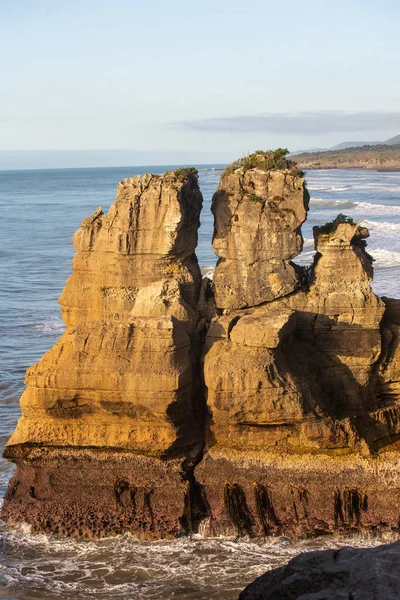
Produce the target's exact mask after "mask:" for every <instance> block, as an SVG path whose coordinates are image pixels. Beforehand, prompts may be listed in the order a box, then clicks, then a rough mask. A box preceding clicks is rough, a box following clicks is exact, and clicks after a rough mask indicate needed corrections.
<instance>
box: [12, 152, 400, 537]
mask: <svg viewBox="0 0 400 600" xmlns="http://www.w3.org/2000/svg"><path fill="white" fill-rule="evenodd" d="M201 204H202V198H201V193H200V191H199V188H198V185H197V175H196V173H195V172H194V170H191V169H184V170H178V171H171V172H168V173H166V174H165V175H164V176H162V177H159V176H158V177H156V176H153V175H145V176H144V177H143V178H142V179H141V178H139V177H135V178H133V179H128V180H125V181H123V182H121V183H120V184H119V186H118V194H117V199H116V201H115V203H114V204H113V205H112V207H111V208H110V210H109V212H108V214H107V215H104V214H103V213H102V211H101V209H98V210H97V211H96V212H95V213H94V214H93V215H92V216H91V217H89V218H87V219H85V220H84V221H83V223H82V226H81V228H80V229H79V230H78V232H77V233H76V234H75V236H74V245H75V248H76V250H77V254H76V255H75V257H74V261H73V271H74V272H73V274H72V276H71V277H70V279H69V280H68V282H67V285H66V288H65V290H64V292H63V294H62V296H61V298H60V303H61V305H62V313H63V318H64V321H65V323H66V325H67V330H66V332H65V334H64V335H63V336H62V337H61V339H60V340H59V341H58V342H57V344H56V345H55V346H54V347H53V348H52V349H51V350H50V351H49V352H48V353H47V354H46V355H45V356H44V357H43V358H42V360H41V361H40V362H39V363H38V364H37V365H35V366H34V367H32V368H31V369H29V370H28V372H27V384H28V385H27V388H26V391H25V393H24V394H23V396H22V398H21V406H22V412H23V416H22V418H21V419H20V421H19V423H18V426H17V429H16V431H15V432H14V434H13V435H12V437H11V439H10V440H9V442H8V445H7V447H6V450H5V455H6V456H7V457H8V458H10V460H13V461H14V462H16V463H17V467H18V468H17V474H16V476H15V477H14V478H13V480H12V481H11V482H10V486H9V490H8V492H7V495H6V498H5V502H4V505H3V509H2V518H3V519H4V520H6V521H7V522H9V523H16V522H19V521H21V520H24V521H27V522H28V523H31V524H32V526H33V529H34V530H35V531H48V532H58V533H63V534H68V535H87V536H90V535H105V534H110V533H119V532H122V531H132V532H134V533H135V534H138V535H140V536H142V537H146V538H149V537H162V536H174V535H178V534H180V533H189V532H190V531H192V530H193V529H196V528H197V527H199V529H200V531H202V532H203V533H204V534H205V535H220V534H229V535H236V536H241V535H246V534H247V535H251V536H252V535H260V536H264V535H269V534H283V533H284V534H286V535H292V536H302V535H310V534H312V535H315V534H317V533H320V532H332V531H348V530H355V529H357V530H359V529H363V528H370V529H374V530H380V529H389V528H395V527H397V526H398V523H399V517H400V513H399V509H398V506H397V501H398V496H399V493H400V471H399V466H400V453H399V452H398V448H399V444H400V403H399V391H400V343H399V340H400V301H398V300H392V299H380V298H378V297H377V296H376V295H375V294H374V293H373V292H372V290H371V287H370V283H371V279H372V259H371V257H370V256H369V255H368V253H367V252H366V242H365V239H366V238H367V236H368V231H367V230H366V229H365V228H363V227H360V226H359V225H358V224H357V223H354V222H353V221H352V220H351V219H349V218H347V217H344V216H343V215H339V216H338V218H337V219H336V220H335V221H334V222H333V223H330V224H327V225H326V226H323V227H319V228H314V238H315V248H316V251H317V253H316V256H315V260H314V264H313V265H312V267H310V268H307V269H304V268H303V269H302V268H300V267H298V266H296V265H295V264H294V263H292V262H291V260H292V259H293V258H294V257H295V256H296V255H297V254H299V253H300V251H301V249H302V237H301V232H300V227H301V224H302V223H303V221H304V219H305V218H306V211H307V208H308V193H307V190H306V187H305V183H304V177H303V174H302V173H301V172H299V171H298V169H297V168H296V166H295V165H294V164H293V163H291V162H290V161H288V160H287V159H286V157H285V152H284V151H276V152H274V153H256V154H254V155H251V156H249V157H247V158H246V159H244V160H241V161H238V162H237V163H235V164H234V165H233V166H231V167H230V168H228V169H227V170H226V171H225V172H224V173H223V175H222V177H221V182H220V185H219V188H218V191H217V192H216V194H215V196H214V198H213V203H212V210H213V213H214V216H215V232H214V238H213V248H214V250H215V251H216V252H217V253H218V254H219V256H220V260H219V262H218V265H217V268H216V272H215V278H214V284H213V285H211V284H210V282H209V281H207V280H203V282H202V281H201V275H200V270H199V267H198V264H197V259H196V257H195V254H194V250H195V247H196V243H197V228H198V226H199V214H200V209H201Z"/></svg>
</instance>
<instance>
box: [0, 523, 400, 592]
mask: <svg viewBox="0 0 400 600" xmlns="http://www.w3.org/2000/svg"><path fill="white" fill-rule="evenodd" d="M387 539H390V540H392V539H393V536H391V537H390V538H386V539H384V538H380V539H377V538H370V537H368V536H363V537H360V536H356V537H348V538H343V537H341V538H334V537H330V538H320V539H316V540H304V541H301V542H297V543H292V542H290V541H289V540H287V539H286V538H281V539H279V538H267V539H266V540H258V541H251V540H248V539H243V540H240V541H239V542H236V541H233V540H232V539H227V538H218V539H215V538H213V539H202V538H200V537H199V536H194V538H193V539H188V538H181V539H178V540H174V541H169V542H162V541H159V542H142V543H140V542H138V541H135V540H134V539H133V538H132V537H131V536H129V535H122V536H118V537H116V538H108V539H104V540H97V541H80V540H71V539H63V538H57V537H48V536H46V535H38V536H32V535H30V534H29V530H28V529H27V528H26V527H22V526H21V527H19V528H18V530H14V531H8V532H3V533H2V534H1V533H0V542H1V544H2V546H3V548H4V557H5V560H3V561H2V563H1V564H0V577H1V579H2V580H3V582H4V583H5V585H6V586H7V587H8V589H9V592H10V596H11V595H12V593H13V592H14V594H15V592H16V591H18V597H25V596H24V594H25V593H26V592H29V597H31V595H32V597H41V596H43V597H47V596H48V595H49V594H50V595H51V597H52V598H58V597H59V598H68V599H69V600H73V599H74V598H87V599H89V598H104V599H107V600H108V599H109V598H111V597H112V598H116V599H121V600H122V599H125V598H135V600H136V599H140V600H161V599H162V600H164V599H165V598H176V599H181V600H183V599H186V600H190V599H193V600H195V599H196V600H200V599H202V598H211V597H215V598H217V597H222V598H226V599H231V600H233V599H234V598H237V596H238V592H239V590H241V589H242V588H243V587H244V586H245V585H246V584H247V583H249V582H250V581H252V580H254V579H255V578H256V577H257V576H259V575H261V574H262V573H264V572H265V571H266V570H268V569H272V568H275V567H278V566H281V565H283V564H285V563H286V562H287V561H288V560H290V559H291V558H292V557H294V556H296V555H297V554H298V553H299V552H304V551H310V550H315V549H328V548H335V549H336V548H338V547H340V546H342V545H343V544H347V545H352V546H359V547H362V546H364V547H370V546H375V545H378V544H379V543H382V542H383V541H387Z"/></svg>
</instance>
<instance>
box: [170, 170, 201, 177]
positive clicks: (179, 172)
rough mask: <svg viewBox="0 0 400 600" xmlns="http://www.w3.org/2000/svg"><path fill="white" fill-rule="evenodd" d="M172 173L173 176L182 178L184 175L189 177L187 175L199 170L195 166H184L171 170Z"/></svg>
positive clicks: (196, 172)
mask: <svg viewBox="0 0 400 600" xmlns="http://www.w3.org/2000/svg"><path fill="white" fill-rule="evenodd" d="M173 173H174V174H175V177H177V178H179V179H183V178H184V177H189V175H196V176H197V175H198V174H199V172H198V170H197V169H196V168H195V167H184V168H182V169H175V171H173Z"/></svg>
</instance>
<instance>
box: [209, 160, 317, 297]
mask: <svg viewBox="0 0 400 600" xmlns="http://www.w3.org/2000/svg"><path fill="white" fill-rule="evenodd" d="M307 208H308V193H307V190H306V188H305V185H304V178H303V177H301V176H300V175H298V174H297V173H293V172H291V171H290V170H285V171H278V170H270V171H264V170H261V169H249V170H244V169H236V170H234V171H232V172H228V173H226V174H224V175H223V176H222V177H221V182H220V184H219V187H218V190H217V192H216V194H215V195H214V198H213V203H212V211H213V214H214V219H215V228H214V237H213V250H214V252H215V253H216V254H217V255H218V256H219V257H220V259H219V261H218V264H217V267H216V269H215V274H214V282H215V300H216V304H217V306H218V307H219V308H223V309H237V308H244V307H247V306H256V305H257V304H262V303H263V302H269V301H271V300H273V299H274V298H279V297H280V296H285V295H287V294H289V293H290V292H292V291H293V290H294V289H296V287H298V285H299V280H298V274H297V272H296V269H295V267H294V266H293V264H292V263H291V259H292V258H294V257H295V256H297V255H298V254H300V252H301V250H302V245H303V239H302V237H301V232H300V227H301V225H302V223H303V222H304V221H305V218H306V214H307ZM255 225H256V227H255Z"/></svg>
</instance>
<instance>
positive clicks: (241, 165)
mask: <svg viewBox="0 0 400 600" xmlns="http://www.w3.org/2000/svg"><path fill="white" fill-rule="evenodd" d="M288 153H289V150H288V149H287V148H277V150H267V151H264V150H256V151H255V152H253V154H248V155H247V156H244V157H243V158H239V159H238V160H235V162H233V163H232V164H231V165H229V166H228V167H227V168H226V169H225V171H224V172H223V175H229V173H234V172H235V171H236V169H243V171H248V170H249V169H261V170H262V171H277V170H280V171H285V170H289V171H290V172H291V174H292V175H299V176H301V177H302V176H303V175H304V173H303V172H302V171H301V170H300V169H298V167H297V163H296V162H295V161H294V160H289V159H288V158H287V156H286V155H287V154H288Z"/></svg>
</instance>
